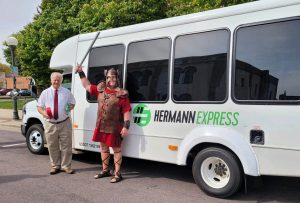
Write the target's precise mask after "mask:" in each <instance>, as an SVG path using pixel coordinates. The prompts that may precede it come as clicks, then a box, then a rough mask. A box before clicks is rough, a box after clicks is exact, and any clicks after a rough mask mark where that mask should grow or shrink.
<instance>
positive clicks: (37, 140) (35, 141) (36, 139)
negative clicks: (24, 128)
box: [29, 131, 42, 150]
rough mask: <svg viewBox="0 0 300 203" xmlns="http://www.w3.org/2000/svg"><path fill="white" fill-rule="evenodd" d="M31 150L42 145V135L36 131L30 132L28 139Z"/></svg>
mask: <svg viewBox="0 0 300 203" xmlns="http://www.w3.org/2000/svg"><path fill="white" fill-rule="evenodd" d="M29 140H30V145H31V147H32V148H33V149H36V150H37V149H39V148H40V147H41V145H42V135H41V134H40V133H39V132H38V131H32V132H31V134H30V137H29Z"/></svg>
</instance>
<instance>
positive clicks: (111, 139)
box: [90, 85, 131, 147]
mask: <svg viewBox="0 0 300 203" xmlns="http://www.w3.org/2000/svg"><path fill="white" fill-rule="evenodd" d="M105 91H106V93H107V94H112V93H115V92H116V91H112V90H110V89H108V88H105ZM90 94H91V95H96V96H97V98H98V95H99V94H100V93H99V92H98V91H97V85H91V87H90ZM118 105H119V107H120V110H121V112H122V114H124V113H126V112H128V111H130V110H131V107H130V102H129V99H128V98H119V102H118ZM100 116H101V115H100ZM99 128H100V126H96V128H95V130H94V135H93V138H92V140H93V141H94V142H102V143H104V144H106V145H107V146H109V147H120V146H121V143H120V142H118V139H117V136H120V135H115V134H113V133H103V132H100V131H99ZM121 130H122V127H121V126H119V130H118V131H119V132H121Z"/></svg>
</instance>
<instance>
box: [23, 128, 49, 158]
mask: <svg viewBox="0 0 300 203" xmlns="http://www.w3.org/2000/svg"><path fill="white" fill-rule="evenodd" d="M44 143H45V142H44V129H43V126H42V124H34V125H32V126H30V127H29V129H28V131H27V133H26V144H27V148H28V149H29V151H30V152H31V153H33V154H43V153H44V152H45V147H44Z"/></svg>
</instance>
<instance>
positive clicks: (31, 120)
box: [25, 118, 42, 134]
mask: <svg viewBox="0 0 300 203" xmlns="http://www.w3.org/2000/svg"><path fill="white" fill-rule="evenodd" d="M35 124H42V122H41V121H40V120H39V119H37V118H30V119H29V120H28V121H27V124H26V129H25V134H26V133H27V131H28V129H29V128H30V127H31V126H32V125H35Z"/></svg>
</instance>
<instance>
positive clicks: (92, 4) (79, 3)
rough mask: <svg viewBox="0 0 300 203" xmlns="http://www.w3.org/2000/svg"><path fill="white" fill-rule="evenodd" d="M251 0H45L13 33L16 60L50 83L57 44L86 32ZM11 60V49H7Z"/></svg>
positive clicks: (43, 82)
mask: <svg viewBox="0 0 300 203" xmlns="http://www.w3.org/2000/svg"><path fill="white" fill-rule="evenodd" d="M249 1H251V0H43V1H42V4H41V6H40V7H39V11H40V12H39V14H37V15H36V16H35V17H34V21H33V22H32V23H30V24H28V25H26V26H25V27H24V29H23V30H21V31H19V32H18V33H16V34H14V36H15V37H16V38H17V39H18V41H19V45H18V47H17V50H16V56H17V57H16V64H17V65H18V67H19V68H20V73H21V74H22V75H30V76H32V77H33V78H35V80H36V82H37V84H38V85H40V86H47V85H48V84H49V76H50V73H51V70H50V69H49V68H48V67H49V63H50V58H51V54H52V52H53V50H54V48H55V47H56V46H57V45H58V44H59V43H60V42H62V41H63V40H65V39H67V38H69V37H71V36H74V35H77V34H79V33H83V32H93V31H96V30H105V29H109V28H115V27H121V26H126V25H132V24H137V23H142V22H147V21H152V20H158V19H162V18H166V17H171V16H177V15H183V14H188V13H193V12H199V11H204V10H209V9H213V8H219V7H224V6H229V5H234V4H239V3H244V2H249ZM5 56H6V58H7V61H8V62H10V61H11V59H10V53H9V49H6V50H5Z"/></svg>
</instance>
